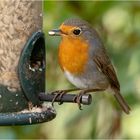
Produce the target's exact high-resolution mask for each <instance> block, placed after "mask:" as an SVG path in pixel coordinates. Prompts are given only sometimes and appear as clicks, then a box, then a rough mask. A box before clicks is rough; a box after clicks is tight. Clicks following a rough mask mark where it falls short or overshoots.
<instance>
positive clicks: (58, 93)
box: [51, 88, 81, 106]
mask: <svg viewBox="0 0 140 140" xmlns="http://www.w3.org/2000/svg"><path fill="white" fill-rule="evenodd" d="M78 90H81V89H78V88H77V89H68V90H56V91H53V92H51V94H55V96H54V98H53V100H52V106H53V104H54V102H55V100H56V98H58V97H59V98H60V102H59V104H60V105H61V104H62V103H63V102H62V101H61V99H62V97H63V95H64V94H66V93H68V92H72V91H78Z"/></svg>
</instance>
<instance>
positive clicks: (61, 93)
mask: <svg viewBox="0 0 140 140" xmlns="http://www.w3.org/2000/svg"><path fill="white" fill-rule="evenodd" d="M55 93H56V94H55ZM66 93H67V92H66V91H65V90H57V91H53V92H52V93H51V94H55V96H54V98H53V100H52V106H54V102H55V100H56V99H57V98H58V97H59V100H60V102H59V103H58V104H59V105H61V104H63V102H62V101H61V99H62V97H63V95H64V94H66Z"/></svg>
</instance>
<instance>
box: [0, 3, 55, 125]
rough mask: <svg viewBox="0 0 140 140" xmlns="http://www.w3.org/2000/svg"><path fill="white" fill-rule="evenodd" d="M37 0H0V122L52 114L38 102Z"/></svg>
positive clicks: (41, 58) (41, 52)
mask: <svg viewBox="0 0 140 140" xmlns="http://www.w3.org/2000/svg"><path fill="white" fill-rule="evenodd" d="M41 30H42V2H41V1H22V0H18V1H0V125H22V124H34V123H41V122H46V121H50V120H52V119H53V118H55V116H56V113H55V111H54V109H53V108H52V107H48V106H46V105H42V104H43V102H42V101H40V100H39V97H38V93H40V92H45V39H44V34H43V33H42V31H41Z"/></svg>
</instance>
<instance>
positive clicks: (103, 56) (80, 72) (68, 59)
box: [49, 18, 130, 114]
mask: <svg viewBox="0 0 140 140" xmlns="http://www.w3.org/2000/svg"><path fill="white" fill-rule="evenodd" d="M49 35H51V36H61V37H62V40H61V43H60V45H59V51H58V60H59V64H60V67H61V69H62V70H63V72H64V74H65V76H66V77H67V79H68V80H69V81H70V82H71V83H72V84H73V85H75V86H76V87H77V88H78V89H81V92H80V93H79V95H77V102H78V103H79V102H80V101H79V100H80V97H81V95H82V94H86V93H88V92H94V91H105V90H109V91H111V92H112V93H113V95H114V97H115V98H116V100H117V101H118V103H119V104H120V106H121V108H122V109H123V111H124V112H125V113H127V114H129V111H130V107H129V106H128V105H127V103H126V102H125V100H124V98H123V97H122V95H121V94H120V84H119V81H118V78H117V76H116V72H115V70H114V68H113V65H112V63H111V61H110V59H109V57H108V55H107V52H106V50H105V48H104V45H103V43H102V41H101V39H100V37H99V35H98V33H97V32H96V30H95V29H94V28H92V26H91V25H90V24H89V23H88V22H86V21H84V20H82V19H79V18H70V19H67V20H66V21H64V22H63V23H62V24H61V26H60V27H59V29H57V30H56V29H54V30H51V31H49ZM68 91H71V90H68ZM66 92H67V91H66ZM64 93H65V91H64Z"/></svg>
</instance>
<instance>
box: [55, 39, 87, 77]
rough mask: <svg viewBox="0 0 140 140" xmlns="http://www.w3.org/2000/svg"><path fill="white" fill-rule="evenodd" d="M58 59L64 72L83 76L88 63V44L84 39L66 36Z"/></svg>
mask: <svg viewBox="0 0 140 140" xmlns="http://www.w3.org/2000/svg"><path fill="white" fill-rule="evenodd" d="M58 58H59V64H60V66H61V68H62V70H64V71H65V70H66V71H69V72H70V73H72V74H81V73H82V72H83V71H84V69H85V66H86V63H87V61H88V44H87V43H86V42H85V41H84V40H83V39H82V38H72V37H65V36H64V37H62V41H61V43H60V46H59V56H58Z"/></svg>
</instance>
